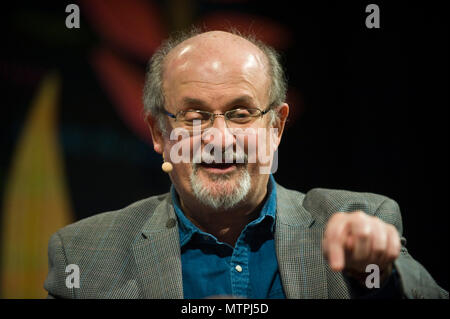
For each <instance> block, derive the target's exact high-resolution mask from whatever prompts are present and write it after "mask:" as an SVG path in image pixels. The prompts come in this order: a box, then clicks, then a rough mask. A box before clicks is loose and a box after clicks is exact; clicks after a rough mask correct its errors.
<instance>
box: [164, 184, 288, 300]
mask: <svg viewBox="0 0 450 319" xmlns="http://www.w3.org/2000/svg"><path fill="white" fill-rule="evenodd" d="M171 193H172V200H173V203H174V208H175V213H176V215H177V218H178V230H179V234H180V245H181V266H182V275H183V290H184V298H186V299H194V298H206V297H211V296H219V295H221V296H224V295H226V296H236V297H244V298H255V299H260V298H285V297H286V296H285V294H284V291H283V286H282V284H281V278H280V272H279V270H278V260H277V257H276V252H275V241H274V231H275V217H276V208H277V204H276V198H277V194H276V187H275V180H274V178H273V176H272V175H270V178H269V183H268V186H267V196H266V200H265V203H264V206H263V208H262V209H261V212H260V214H259V217H258V218H257V219H255V220H253V221H252V222H250V223H249V224H247V226H245V228H244V229H243V231H242V233H241V234H240V236H239V238H238V240H237V241H236V244H235V247H234V248H233V247H232V246H231V245H229V244H227V243H223V242H220V241H218V239H217V238H216V237H215V236H213V235H211V234H208V233H206V232H203V231H201V230H200V229H199V228H198V227H196V226H195V225H194V224H193V223H192V222H191V221H190V220H189V219H188V218H187V217H186V216H185V215H184V214H183V211H182V210H181V206H180V203H179V200H178V195H177V193H176V191H175V188H174V187H173V186H172V189H171Z"/></svg>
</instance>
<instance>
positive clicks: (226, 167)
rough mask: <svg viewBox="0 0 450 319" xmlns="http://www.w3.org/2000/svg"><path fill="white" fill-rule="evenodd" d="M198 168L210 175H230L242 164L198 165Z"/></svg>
mask: <svg viewBox="0 0 450 319" xmlns="http://www.w3.org/2000/svg"><path fill="white" fill-rule="evenodd" d="M198 165H199V167H201V168H203V169H205V170H207V171H208V172H210V173H216V174H217V173H221V174H223V173H230V172H232V171H234V170H236V169H237V168H238V166H242V165H244V164H242V163H209V164H208V163H200V164H198Z"/></svg>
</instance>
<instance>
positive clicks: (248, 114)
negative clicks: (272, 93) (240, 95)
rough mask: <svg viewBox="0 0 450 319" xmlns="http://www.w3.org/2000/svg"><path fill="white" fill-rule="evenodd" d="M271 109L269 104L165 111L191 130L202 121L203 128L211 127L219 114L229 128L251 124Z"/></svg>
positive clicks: (201, 126)
mask: <svg viewBox="0 0 450 319" xmlns="http://www.w3.org/2000/svg"><path fill="white" fill-rule="evenodd" d="M271 109H272V108H271V107H270V106H269V107H268V108H267V109H266V110H261V109H259V108H237V109H233V110H229V111H226V112H225V113H211V112H208V111H200V110H188V111H179V112H178V113H177V114H172V113H170V112H168V111H166V110H164V112H165V113H166V115H168V116H169V117H171V118H173V119H175V121H176V122H178V123H180V125H181V126H183V127H184V128H186V129H188V130H190V129H192V128H193V127H194V125H198V123H200V128H201V129H206V128H209V127H211V126H212V125H213V123H214V120H215V118H216V117H217V116H223V117H224V119H225V123H226V125H227V127H229V128H231V127H245V126H249V125H251V124H252V123H253V122H255V121H256V120H257V119H258V118H260V117H263V116H264V115H265V114H267V113H268V112H269V111H270V110H271Z"/></svg>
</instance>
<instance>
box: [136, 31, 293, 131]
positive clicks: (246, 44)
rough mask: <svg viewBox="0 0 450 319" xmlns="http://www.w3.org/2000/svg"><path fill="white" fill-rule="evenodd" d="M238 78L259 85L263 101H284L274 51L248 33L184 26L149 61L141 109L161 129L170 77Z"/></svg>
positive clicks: (283, 85)
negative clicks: (245, 34)
mask: <svg viewBox="0 0 450 319" xmlns="http://www.w3.org/2000/svg"><path fill="white" fill-rule="evenodd" d="M239 80H241V81H243V82H246V83H248V84H249V85H250V86H251V85H253V86H254V89H256V87H257V86H259V87H264V89H263V90H264V91H265V96H266V99H267V101H261V103H263V104H268V105H269V104H270V105H280V104H281V103H283V102H284V99H285V96H286V80H285V77H284V73H283V70H282V67H281V64H280V63H279V60H278V54H277V53H276V51H274V50H273V49H272V48H270V47H268V46H267V45H265V44H264V43H262V42H260V41H258V40H256V39H254V38H253V37H246V36H242V35H240V34H235V33H230V32H224V31H210V32H204V33H199V32H198V30H194V31H190V32H189V33H185V34H181V35H178V36H176V37H172V38H169V39H168V40H167V41H166V42H165V43H163V44H162V46H161V47H160V48H159V49H158V51H157V52H155V54H154V55H153V57H152V59H151V60H150V63H149V71H148V73H147V77H146V83H145V87H144V108H145V111H146V112H147V113H149V114H152V115H153V116H154V117H156V118H159V120H160V124H161V125H160V126H161V128H162V129H164V127H163V125H162V124H163V118H164V117H163V116H161V112H162V110H163V109H164V108H167V107H168V102H169V101H168V99H170V96H173V93H174V92H173V88H172V89H171V88H170V84H169V83H170V82H173V81H176V82H178V83H184V82H187V81H191V82H198V83H200V84H202V83H203V84H204V83H209V84H211V85H220V84H221V83H222V84H224V83H225V82H227V83H229V85H232V84H233V83H235V82H236V81H239ZM168 90H169V91H170V92H169V91H168ZM172 102H174V101H172ZM174 103H177V102H174ZM268 105H266V106H268ZM175 107H176V106H175ZM260 107H264V105H260Z"/></svg>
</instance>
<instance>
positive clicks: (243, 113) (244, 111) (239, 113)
mask: <svg viewBox="0 0 450 319" xmlns="http://www.w3.org/2000/svg"><path fill="white" fill-rule="evenodd" d="M251 115H252V114H251V113H250V112H249V111H248V110H247V109H239V110H235V111H234V112H232V113H231V114H230V117H231V118H236V119H238V118H246V117H248V116H251Z"/></svg>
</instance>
